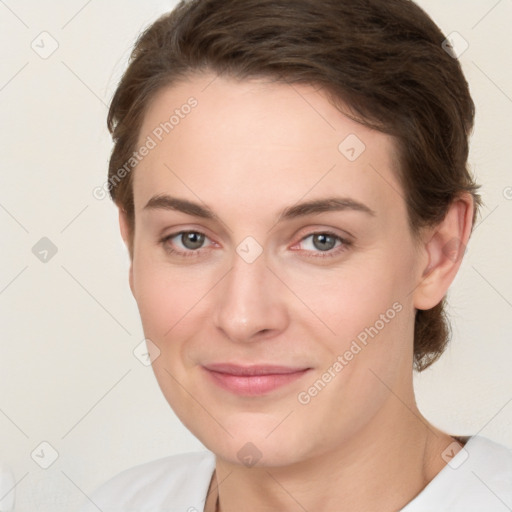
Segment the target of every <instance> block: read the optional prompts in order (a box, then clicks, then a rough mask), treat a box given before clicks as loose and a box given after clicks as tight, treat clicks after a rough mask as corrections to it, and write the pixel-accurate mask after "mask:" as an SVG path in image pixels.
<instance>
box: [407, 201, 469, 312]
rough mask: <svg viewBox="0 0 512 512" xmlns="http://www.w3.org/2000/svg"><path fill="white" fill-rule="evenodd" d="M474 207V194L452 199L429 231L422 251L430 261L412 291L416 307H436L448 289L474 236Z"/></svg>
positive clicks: (423, 242)
mask: <svg viewBox="0 0 512 512" xmlns="http://www.w3.org/2000/svg"><path fill="white" fill-rule="evenodd" d="M473 210H474V204H473V197H472V196H471V194H469V193H464V194H462V195H461V196H459V197H458V198H457V199H455V200H454V201H453V203H452V204H451V206H450V208H449V209H448V212H447V213H446V216H445V218H444V219H443V220H442V221H441V222H440V223H439V224H438V225H437V226H435V227H434V228H430V229H428V230H426V233H425V236H424V237H423V241H422V247H421V251H423V252H424V253H425V256H426V258H425V259H426V261H427V264H426V266H425V268H424V269H423V274H422V276H421V279H420V283H419V284H418V286H417V287H416V288H415V290H414V293H413V299H414V306H415V307H416V309H431V308H433V307H434V306H436V305H437V304H439V302H441V300H442V299H443V297H444V296H445V295H446V293H447V292H448V288H449V286H450V285H451V283H452V282H453V280H454V279H455V276H456V275H457V272H458V270H459V267H460V264H461V262H462V258H463V256H464V252H465V251H466V245H467V243H468V241H469V237H470V235H471V229H472V224H473Z"/></svg>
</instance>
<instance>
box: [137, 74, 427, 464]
mask: <svg viewBox="0 0 512 512" xmlns="http://www.w3.org/2000/svg"><path fill="white" fill-rule="evenodd" d="M191 97H193V98H194V99H193V100H190V98H191ZM187 104H188V105H189V106H190V108H189V107H184V106H185V105H187ZM173 114H174V115H175V118H174V119H173V120H172V121H171V122H172V129H171V128H169V126H171V125H170V124H169V123H168V124H167V125H165V124H162V123H165V122H166V121H167V122H168V121H169V119H170V116H172V115H173ZM162 127H166V128H167V131H168V133H166V130H165V129H163V128H162ZM150 139H151V141H152V142H149V141H150ZM160 139H161V140H160ZM153 143H154V144H153ZM143 144H146V145H147V146H148V147H149V146H151V148H150V150H149V151H148V152H147V155H146V156H145V157H144V158H143V159H142V160H141V162H140V163H139V164H138V166H137V169H136V171H135V174H134V183H133V186H134V201H135V234H134V241H133V243H134V253H133V261H132V268H131V277H130V280H131V287H132V291H133V294H134V296H135V299H136V301H137V303H138V307H139V310H140V315H141V319H142V324H143V328H144V333H145V336H146V338H148V339H149V340H151V343H152V344H154V346H156V347H157V349H155V353H159V356H158V357H157V358H156V359H155V360H154V362H153V368H154V372H155V374H156V378H157V380H158V382H159V385H160V387H161V389H162V391H163V393H164V395H165V397H166V399H167V400H168V402H169V404H170V405H171V407H172V408H173V409H174V411H175V413H176V414H177V415H178V417H179V418H180V419H181V420H182V422H183V423H184V424H185V426H186V427H187V428H188V429H189V430H190V431H191V432H192V433H193V434H194V435H196V436H197V437H198V438H199V439H200V440H201V441H202V442H203V443H204V445H206V446H207V447H208V448H209V449H210V450H212V451H214V452H215V453H216V454H217V455H218V456H220V457H222V458H224V459H226V460H229V461H232V462H234V463H238V464H240V463H243V462H244V460H247V457H249V458H251V460H253V462H256V461H257V460H259V463H260V464H267V465H280V464H291V463H294V462H299V461H304V460H306V459H308V458H311V457H315V456H319V455H322V454H324V453H327V452H329V451H331V450H333V448H335V447H336V446H341V445H342V443H344V442H347V441H349V440H350V439H352V438H354V437H355V436H357V435H358V433H360V432H362V431H363V430H366V431H367V432H370V431H371V429H372V428H377V427H376V426H375V424H376V420H377V418H379V424H382V423H381V421H383V420H384V419H385V418H387V419H388V420H389V421H392V414H393V412H392V410H391V409H392V408H391V406H390V401H389V400H387V398H388V397H389V396H390V395H389V388H388V387H391V388H393V389H394V391H395V392H396V393H397V394H400V392H403V393H404V394H407V393H408V391H409V388H408V386H410V380H411V373H412V371H411V367H412V344H413V320H414V304H413V296H412V295H411V291H412V290H413V289H414V287H415V285H416V284H417V282H418V280H419V276H420V275H421V270H422V269H421V265H420V262H419V261H418V254H417V251H416V248H415V247H416V246H415V244H414V241H413V238H412V235H411V232H410V230H409V227H408V222H407V212H406V206H405V203H404V200H403V193H402V190H401V186H400V184H399V182H398V180H397V170H396V166H397V163H396V158H395V152H394V144H393V140H392V139H391V138H390V137H389V136H387V135H384V134H382V133H378V132H375V131H373V130H370V129H368V128H366V127H363V126H361V125H360V124H358V123H356V122H354V121H352V120H350V119H349V118H347V117H346V116H345V115H343V114H342V113H341V112H340V111H339V110H337V109H336V108H335V107H334V106H332V105H331V104H330V103H329V102H328V100H327V99H326V98H325V97H324V96H323V95H322V93H321V91H319V90H317V89H315V88H313V87H311V86H306V85H300V86H299V85H294V86H293V87H292V86H290V85H286V84H276V83H273V84H272V83H270V82H268V81H264V80H254V81H245V82H235V81H232V80H229V79H226V78H220V77H215V76H214V75H202V76H195V77H193V78H190V79H189V80H187V81H186V82H184V83H181V84H178V85H174V86H172V87H170V88H167V89H165V90H162V91H161V92H160V93H159V94H158V95H157V96H155V98H154V100H153V101H152V103H151V105H150V108H149V110H148V111H147V113H146V116H145V119H144V123H143V127H142V129H141V132H140V137H139V146H142V145H143ZM383 382H385V383H386V384H387V386H385V385H383ZM248 443H249V444H248Z"/></svg>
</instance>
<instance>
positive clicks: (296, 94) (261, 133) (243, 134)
mask: <svg viewBox="0 0 512 512" xmlns="http://www.w3.org/2000/svg"><path fill="white" fill-rule="evenodd" d="M149 140H151V141H152V142H151V146H153V147H152V149H151V150H150V151H149V152H148V154H147V155H146V156H145V157H144V158H143V159H142V160H141V161H140V163H139V164H138V165H137V169H136V172H135V176H134V189H135V190H134V196H135V207H136V210H137V209H141V208H142V207H143V205H144V204H145V202H147V200H148V199H149V198H150V197H151V195H154V194H156V193H173V195H176V193H179V194H180V195H181V196H184V197H189V198H193V197H194V195H195V196H196V197H195V198H194V199H197V196H199V197H200V198H201V199H202V200H204V201H205V202H208V201H209V200H210V199H211V201H213V202H215V201H216V200H217V201H220V204H221V205H226V204H236V203H237V202H240V201H242V202H243V204H244V205H245V206H255V207H257V204H259V206H260V207H261V205H262V203H261V201H262V200H263V201H265V203H264V204H268V205H270V204H271V203H272V202H274V201H275V202H276V203H282V204H283V205H288V203H290V202H292V203H293V202H296V201H298V200H299V199H300V198H301V197H303V196H305V195H307V196H308V199H314V198H315V197H316V196H319V197H320V196H322V195H325V194H328V193H330V194H331V195H332V192H333V191H334V190H336V191H337V192H338V193H339V194H341V195H357V196H359V199H365V200H366V201H367V202H370V203H373V204H374V205H377V204H378V203H381V204H380V206H381V207H382V208H385V207H388V206H393V204H392V203H393V202H394V203H395V206H397V205H396V203H397V199H398V200H401V199H402V198H401V196H400V193H399V191H400V185H399V183H398V180H397V173H396V167H397V161H396V157H395V144H394V141H393V139H392V138H391V137H390V136H388V135H385V134H383V133H380V132H377V131H374V130H371V129H369V128H367V127H365V126H363V125H361V124H360V123H357V122H356V121H353V120H352V119H350V118H349V117H347V116H346V115H344V114H342V113H341V112H340V111H339V110H338V109H337V108H335V107H334V106H333V105H332V104H331V103H330V102H329V101H328V100H327V98H326V96H325V95H323V94H322V93H321V91H319V90H318V89H317V88H315V87H313V86H309V85H297V84H293V85H291V84H283V83H272V82H271V81H269V80H264V79H258V80H246V81H236V80H234V79H228V78H224V77H219V76H216V75H212V74H209V75H197V76H194V77H191V78H190V79H188V80H186V81H183V82H181V83H178V84H176V85H174V86H172V87H168V88H166V89H162V90H161V91H159V93H158V94H157V95H156V96H155V97H154V98H153V100H152V101H151V103H150V105H149V108H148V109H147V112H146V115H145V117H144V121H143V125H142V128H141V131H140V134H139V141H138V146H141V145H144V144H145V143H147V142H148V141H149ZM386 202H387V203H389V205H386V204H383V203H386ZM402 202H403V201H402ZM398 206H402V207H403V205H398ZM374 209H375V208H374ZM402 213H404V210H403V208H402Z"/></svg>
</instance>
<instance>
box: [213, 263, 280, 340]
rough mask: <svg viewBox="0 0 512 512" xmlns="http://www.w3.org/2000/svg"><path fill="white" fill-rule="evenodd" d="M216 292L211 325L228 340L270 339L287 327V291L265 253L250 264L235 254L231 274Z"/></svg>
mask: <svg viewBox="0 0 512 512" xmlns="http://www.w3.org/2000/svg"><path fill="white" fill-rule="evenodd" d="M216 290H217V297H216V300H215V306H214V307H215V312H214V315H213V317H214V323H215V326H216V327H217V329H219V330H220V331H222V333H223V334H224V335H225V336H227V337H228V338H229V339H230V340H231V341H234V342H238V343H244V342H254V341H259V340H263V339H269V338H272V337H275V336H276V335H278V334H279V333H281V332H283V331H284V330H285V329H286V327H287V326H288V323H289V313H288V309H287V307H286V290H285V289H284V286H283V284H282V283H281V282H280V281H279V279H278V278H277V277H276V275H275V274H274V273H273V271H271V270H270V268H269V267H268V266H267V262H266V260H265V258H264V254H262V255H260V257H259V258H258V259H257V260H256V261H254V262H252V263H248V262H246V261H245V260H244V259H243V258H241V257H239V256H238V255H237V254H235V256H234V262H233V266H232V268H231V270H230V272H228V274H227V275H226V276H225V278H224V279H223V281H222V283H220V286H217V287H216Z"/></svg>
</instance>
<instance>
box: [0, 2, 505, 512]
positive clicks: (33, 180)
mask: <svg viewBox="0 0 512 512" xmlns="http://www.w3.org/2000/svg"><path fill="white" fill-rule="evenodd" d="M419 3H420V5H422V6H423V7H424V8H425V9H426V10H427V12H429V13H430V14H431V15H432V17H433V18H434V20H436V21H437V23H438V24H439V25H440V26H441V28H442V29H443V31H444V32H445V33H446V34H449V33H451V32H453V31H456V32H458V33H459V34H460V35H461V36H462V37H463V38H464V39H465V40H466V41H467V42H468V43H469V48H468V49H467V51H466V52H465V53H463V54H462V56H461V57H460V60H461V62H462V65H463V68H464V71H465V73H466V76H467V78H468V81H469V82H470V86H471V90H472V93H473V96H474V99H475V102H476V105H477V124H476V130H475V134H474V137H473V139H472V149H471V160H470V162H471V166H472V168H473V170H474V172H475V173H476V175H477V177H478V179H479V181H480V182H482V183H483V185H484V186H483V190H482V192H483V196H484V200H485V203H486V204H485V207H484V208H483V210H482V215H481V217H480V219H479V224H478V226H477V228H476V231H475V232H474V235H473V238H472V241H471V243H470V245H469V247H468V251H467V254H466V258H465V260H464V263H463V265H462V268H461V271H460V273H459V275H458V277H457V279H456V282H455V284H454V286H453V288H452V291H451V293H450V301H451V306H450V312H451V316H452V319H453V323H454V339H453V341H452V343H451V345H450V347H449V349H448V351H447V352H446V354H445V355H444V356H443V358H442V359H441V360H440V361H439V362H438V363H436V364H435V366H434V367H432V368H431V369H430V370H428V371H426V372H425V373H424V374H422V375H420V376H417V377H416V388H417V398H418V403H419V406H420V409H421V410H422V411H423V413H424V414H425V415H426V416H427V418H429V419H430V420H431V421H432V422H433V423H435V424H436V425H437V426H439V427H440V428H442V429H444V430H446V431H448V432H450V433H452V434H460V435H464V434H475V433H480V434H481V435H484V436H487V437H489V438H491V439H493V440H496V441H498V442H501V443H503V444H506V445H509V446H512V369H511V363H512V338H511V336H510V331H511V329H512V269H511V267H510V260H511V254H512V242H511V235H510V233H511V215H512V173H511V171H510V169H511V168H510V165H511V161H512V151H511V141H512V129H511V121H510V119H511V114H512V71H511V69H512V66H511V62H510V58H509V55H510V48H511V46H512V35H511V30H510V26H511V22H512V0H501V1H497V0H469V1H468V0H450V1H446V0H428V1H427V0H422V1H421V2H419ZM174 4H175V2H173V1H167V2H165V1H163V0H146V1H144V2H136V1H135V0H130V1H126V0H125V1H121V0H111V1H108V2H100V1H99V0H90V1H88V2H87V1H84V0H75V1H68V2H57V1H56V0H52V1H46V2H35V1H33V0H32V1H23V0H19V1H16V2H15V1H14V0H9V1H7V0H5V1H3V0H0V38H1V45H2V48H3V52H2V59H1V62H2V64H1V68H0V116H1V127H0V130H1V133H0V140H1V143H2V146H1V148H2V151H1V173H0V230H1V234H2V236H1V242H0V243H1V265H0V311H1V325H2V332H1V336H2V338H1V349H2V350H1V354H0V434H1V438H0V439H1V441H0V461H3V463H4V464H8V465H9V466H10V467H11V469H12V471H13V472H14V478H15V482H16V483H17V485H16V498H17V507H16V510H17V511H18V512H33V511H34V510H37V511H38V512H64V511H70V510H73V509H75V508H76V507H77V506H78V504H79V503H81V501H82V500H83V499H84V493H86V494H88V493H90V492H91V491H92V490H93V489H94V488H95V487H96V486H97V485H98V484H100V483H101V482H103V481H105V480H106V479H107V478H109V477H110V476H112V475H113V474H115V473H117V472H119V471H120V470H122V469H125V468H127V467H130V466H132V465H134V464H138V463H141V462H145V461H148V460H151V459H154V458H158V457H162V456H165V455H168V454H172V453H175V452H181V451H187V450H197V449H201V448H202V446H201V444H200V443H199V442H198V441H197V440H196V439H194V438H193V437H192V436H191V434H189V433H188V432H187V431H186V430H185V428H184V427H183V426H182V425H181V424H180V422H179V421H178V420H177V419H176V417H175V416H174V414H173V413H172V411H171V410H170V408H169V407H168V405H167V403H166V402H165V400H164V399H163V397H162V396H161V393H160V390H159V389H158V386H157V384H156V381H155V379H154V377H153V375H152V371H151V369H150V368H149V367H145V366H144V365H143V364H141V362H140V361H139V360H138V359H136V357H135V356H134V355H133V350H134V348H135V347H136V346H137V345H138V344H139V343H140V342H141V341H142V339H143V334H142V329H141V325H140V321H139V316H138V312H137V308H136V304H135V302H134V300H133V298H132V296H131V294H130V290H129V286H128V280H127V272H128V263H129V261H128V256H127V253H126V251H125V248H124V246H123V245H122V243H121V238H120V236H119V230H118V226H117V212H116V209H115V208H114V206H113V205H112V204H111V202H110V200H109V199H103V200H98V199H96V198H94V197H93V194H92V191H93V189H94V188H95V187H98V186H101V185H102V184H103V183H104V181H105V178H106V169H107V161H108V157H109V152H110V148H111V144H110V139H109V135H108V132H107V130H106V123H105V118H106V113H107V105H108V102H109V100H110V98H111V96H112V93H113V91H114V88H115V86H116V84H117V81H118V80H119V78H120V76H121V73H122V71H123V70H124V68H125V66H126V63H127V58H128V54H129V51H130V49H131V47H132V45H133V43H134V41H135V38H136V36H137V35H138V34H139V32H140V31H141V30H142V29H143V28H144V27H145V26H147V25H148V24H149V23H151V22H152V21H153V20H154V19H156V17H157V16H158V15H159V14H160V13H162V12H165V11H167V10H169V9H170V8H172V6H173V5H174ZM44 31H46V32H47V33H48V35H46V34H43V35H41V33H42V32H44ZM56 44H58V48H57V49H56V50H55V51H54V53H53V54H51V55H49V56H47V55H46V54H45V52H46V53H48V52H50V50H51V49H52V45H56ZM41 55H42V56H41ZM42 57H46V58H42ZM43 237H47V238H48V239H49V240H51V242H52V243H53V244H54V245H55V246H56V248H57V253H56V254H55V255H54V256H53V257H52V253H51V251H50V252H48V253H47V254H46V253H45V252H44V251H45V250H48V247H47V246H45V245H44V244H45V243H46V244H47V242H39V241H40V239H41V238H43ZM38 242H39V243H41V244H43V245H42V246H36V250H34V252H36V254H37V255H38V256H39V258H43V257H45V256H46V258H47V260H48V261H46V262H43V261H40V259H39V258H38V257H36V254H34V252H33V251H32V248H33V247H34V246H35V245H36V244H37V243H38ZM42 442H46V443H49V445H51V447H50V446H48V445H41V443H42ZM52 450H55V451H56V452H57V453H58V457H57V458H56V460H55V461H54V462H53V464H51V465H50V466H49V467H48V469H43V468H42V467H40V466H41V465H46V464H49V463H50V462H51V461H52V454H53V451H52ZM31 454H32V455H31ZM1 497H2V496H0V498H1Z"/></svg>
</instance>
